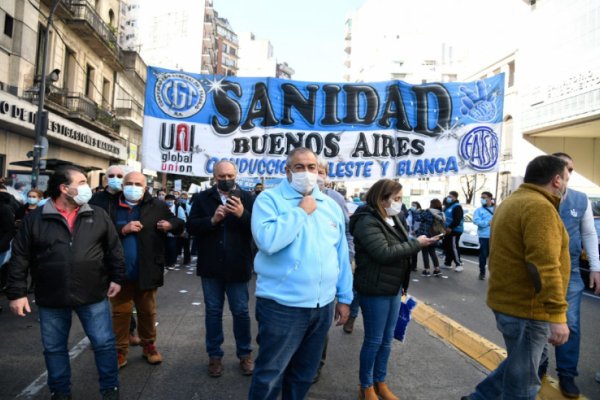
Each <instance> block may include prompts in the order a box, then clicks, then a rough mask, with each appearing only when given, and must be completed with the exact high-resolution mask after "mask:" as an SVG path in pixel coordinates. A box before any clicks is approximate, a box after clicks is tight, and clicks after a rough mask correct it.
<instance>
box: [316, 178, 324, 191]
mask: <svg viewBox="0 0 600 400" xmlns="http://www.w3.org/2000/svg"><path fill="white" fill-rule="evenodd" d="M317 185H319V190H320V191H323V189H325V179H323V178H321V177H320V176H318V177H317Z"/></svg>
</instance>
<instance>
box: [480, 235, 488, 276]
mask: <svg viewBox="0 0 600 400" xmlns="http://www.w3.org/2000/svg"><path fill="white" fill-rule="evenodd" d="M489 255H490V239H489V238H479V273H480V274H485V266H486V264H487V258H488V256H489Z"/></svg>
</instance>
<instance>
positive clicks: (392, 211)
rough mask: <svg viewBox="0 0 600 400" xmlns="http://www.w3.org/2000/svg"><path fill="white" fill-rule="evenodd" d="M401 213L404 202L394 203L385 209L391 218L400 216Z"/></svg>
mask: <svg viewBox="0 0 600 400" xmlns="http://www.w3.org/2000/svg"><path fill="white" fill-rule="evenodd" d="M400 211H402V202H401V201H392V204H391V205H390V206H389V207H388V208H386V209H385V212H386V213H387V215H388V216H390V217H393V216H394V215H398V214H400Z"/></svg>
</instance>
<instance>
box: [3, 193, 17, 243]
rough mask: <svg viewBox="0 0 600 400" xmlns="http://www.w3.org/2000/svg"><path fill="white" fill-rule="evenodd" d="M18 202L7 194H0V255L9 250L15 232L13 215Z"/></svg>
mask: <svg viewBox="0 0 600 400" xmlns="http://www.w3.org/2000/svg"><path fill="white" fill-rule="evenodd" d="M19 206H20V205H19V202H18V201H17V200H16V199H15V198H14V197H13V195H12V194H10V193H8V192H0V253H3V252H5V251H6V250H8V249H9V248H10V241H11V240H12V238H13V237H14V236H15V233H16V232H17V230H16V226H15V215H16V212H17V211H18V208H19Z"/></svg>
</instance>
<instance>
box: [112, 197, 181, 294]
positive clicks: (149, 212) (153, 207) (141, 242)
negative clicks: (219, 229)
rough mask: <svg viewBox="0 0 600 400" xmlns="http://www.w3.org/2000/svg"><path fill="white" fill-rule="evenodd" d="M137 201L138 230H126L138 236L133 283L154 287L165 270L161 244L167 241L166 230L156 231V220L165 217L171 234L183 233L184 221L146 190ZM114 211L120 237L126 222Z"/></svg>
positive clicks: (158, 283)
mask: <svg viewBox="0 0 600 400" xmlns="http://www.w3.org/2000/svg"><path fill="white" fill-rule="evenodd" d="M114 201H115V203H116V206H115V209H116V207H121V205H120V204H122V202H124V200H123V196H122V195H121V196H120V197H118V198H116V200H114ZM139 205H140V219H139V221H140V222H141V223H142V226H143V228H142V230H141V231H140V232H138V233H130V234H129V235H136V236H137V239H138V251H139V256H138V260H139V264H138V267H139V271H138V272H139V274H138V279H137V285H138V288H139V289H140V290H151V289H156V288H157V287H160V286H162V285H163V284H164V280H163V276H164V270H165V246H166V243H167V234H166V233H164V232H162V231H159V230H158V229H157V228H156V224H157V223H158V221H161V220H165V221H168V222H169V223H170V224H171V225H172V226H173V229H172V230H171V231H169V232H170V233H172V234H174V235H175V236H177V235H180V234H181V233H183V230H184V228H185V223H184V222H183V220H181V219H179V218H177V217H175V216H174V215H173V213H172V212H171V210H169V207H167V204H166V203H165V202H164V201H162V200H158V199H156V198H153V197H152V196H151V195H150V194H149V193H145V194H144V197H143V198H142V201H141V202H140V203H139ZM117 214H118V213H117V212H115V217H114V219H113V222H114V223H115V225H116V227H117V232H118V233H119V235H120V237H121V238H124V237H125V236H124V235H123V227H124V226H125V225H127V222H126V221H118V220H117Z"/></svg>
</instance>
